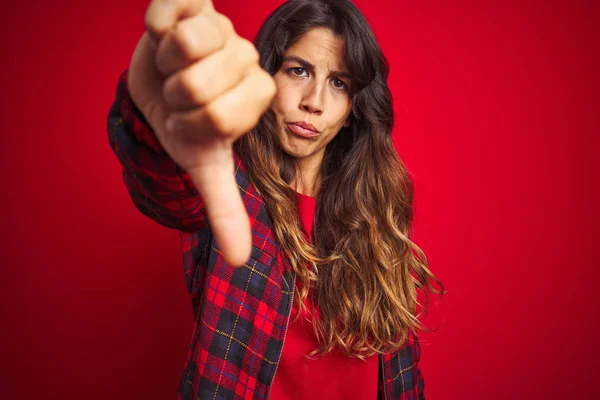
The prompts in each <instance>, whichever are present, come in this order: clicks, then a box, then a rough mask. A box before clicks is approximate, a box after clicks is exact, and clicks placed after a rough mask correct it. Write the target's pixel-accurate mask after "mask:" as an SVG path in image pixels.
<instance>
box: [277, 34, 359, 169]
mask: <svg viewBox="0 0 600 400" xmlns="http://www.w3.org/2000/svg"><path fill="white" fill-rule="evenodd" d="M274 78H275V82H276V84H277V95H276V97H275V99H274V100H273V103H272V104H271V109H272V110H273V111H274V113H275V115H276V116H277V123H278V128H279V129H278V130H279V132H278V135H279V142H280V145H281V147H282V148H283V151H285V152H286V153H288V154H289V155H291V156H293V157H294V158H296V159H297V160H298V161H300V162H301V163H302V164H303V165H304V167H308V168H310V167H318V166H319V165H320V164H321V162H322V160H323V155H324V154H325V147H326V146H327V144H328V143H329V142H331V140H333V138H334V137H335V136H336V135H337V133H338V132H339V131H340V129H341V128H342V127H343V126H347V123H346V120H347V119H348V116H349V115H350V112H351V110H352V98H351V97H350V93H349V90H350V84H351V80H350V76H349V74H348V70H347V69H346V65H345V63H344V42H343V40H342V39H340V38H338V37H337V36H335V34H334V33H333V32H332V31H331V30H329V29H326V28H314V29H312V30H310V31H308V32H307V33H306V34H305V35H304V36H302V37H301V38H300V39H299V40H298V41H297V42H296V43H295V44H294V45H293V46H290V47H289V48H288V49H287V51H286V53H285V55H284V61H283V64H282V65H281V68H280V69H279V71H277V72H276V73H275V75H274ZM295 123H300V124H302V123H305V124H310V125H312V127H309V128H308V130H306V127H305V128H304V129H302V127H298V126H297V125H295ZM311 130H314V131H316V132H311Z"/></svg>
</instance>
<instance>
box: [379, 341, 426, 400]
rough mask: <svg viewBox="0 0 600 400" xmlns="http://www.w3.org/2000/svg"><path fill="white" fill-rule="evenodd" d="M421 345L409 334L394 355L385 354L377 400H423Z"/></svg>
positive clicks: (423, 384)
mask: <svg viewBox="0 0 600 400" xmlns="http://www.w3.org/2000/svg"><path fill="white" fill-rule="evenodd" d="M420 359H421V345H420V344H419V339H418V338H417V335H416V333H415V332H414V331H413V332H410V333H409V337H408V339H407V341H406V344H405V345H404V346H403V347H402V348H401V349H400V350H399V351H398V352H396V353H393V354H385V355H383V358H382V365H381V366H382V367H383V366H385V368H383V369H382V368H380V370H379V373H380V386H379V393H378V399H379V400H425V394H424V389H425V380H424V378H423V374H422V373H421V369H420V368H419V360H420Z"/></svg>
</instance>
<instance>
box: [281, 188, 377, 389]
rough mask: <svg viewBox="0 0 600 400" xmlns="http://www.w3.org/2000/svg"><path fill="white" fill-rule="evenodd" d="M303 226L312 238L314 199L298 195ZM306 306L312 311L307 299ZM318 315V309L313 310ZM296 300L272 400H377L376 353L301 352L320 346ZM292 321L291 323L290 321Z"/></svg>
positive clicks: (336, 350) (335, 350)
mask: <svg viewBox="0 0 600 400" xmlns="http://www.w3.org/2000/svg"><path fill="white" fill-rule="evenodd" d="M298 197H299V201H300V204H299V211H300V219H301V221H302V225H303V227H304V229H305V231H306V233H308V237H309V239H310V240H312V226H313V219H314V216H315V208H316V201H315V199H314V198H312V197H309V196H305V195H303V194H300V193H299V194H298ZM305 304H306V305H307V307H308V308H309V309H311V310H312V307H311V305H310V302H309V301H308V299H307V300H306V303H305ZM314 310H315V311H316V312H317V315H318V309H317V308H316V307H315V309H314ZM296 315H298V309H297V307H296V306H295V303H294V305H293V307H292V314H291V316H290V325H289V327H288V331H287V334H286V337H285V342H284V346H283V352H282V354H281V359H280V360H279V365H278V367H277V373H276V374H275V379H274V381H273V387H272V389H271V396H270V399H271V400H321V399H327V400H337V399H340V400H341V399H343V400H369V399H371V400H376V399H377V388H378V373H379V364H378V360H379V358H378V356H377V355H374V356H372V357H369V358H368V359H367V360H366V361H362V360H360V359H357V358H349V357H347V356H346V355H345V354H343V353H342V352H340V351H339V350H338V349H337V348H334V350H332V351H331V352H330V353H328V354H327V355H326V356H324V357H322V358H320V359H317V360H310V359H308V358H306V357H305V356H304V354H308V353H310V352H311V351H312V350H314V349H316V348H317V347H319V343H318V342H317V338H316V336H315V333H314V332H313V328H312V324H311V322H310V315H308V318H309V321H306V320H304V319H302V318H301V319H299V320H297V321H294V318H295V317H296ZM292 321H294V322H292Z"/></svg>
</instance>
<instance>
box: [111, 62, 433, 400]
mask: <svg viewBox="0 0 600 400" xmlns="http://www.w3.org/2000/svg"><path fill="white" fill-rule="evenodd" d="M107 125H108V126H107V128H108V136H109V143H110V146H111V148H112V150H113V152H114V153H115V155H116V156H117V157H118V159H119V161H120V162H121V164H122V166H123V181H124V183H125V186H126V188H127V190H128V192H129V194H130V196H131V199H132V201H133V204H134V205H135V207H136V208H137V209H138V210H140V212H142V213H143V214H144V215H146V216H148V217H150V218H152V219H153V220H155V221H156V222H158V223H159V224H161V225H163V226H166V227H169V228H174V229H177V230H179V231H180V232H181V235H182V242H183V265H184V275H185V280H186V284H187V289H188V291H189V293H190V296H191V299H192V307H193V312H194V318H195V324H194V331H193V334H192V339H191V343H190V348H189V351H188V354H187V357H186V360H185V364H184V370H183V373H182V375H181V385H180V388H179V393H178V397H177V398H178V399H179V400H184V399H185V400H187V399H194V400H209V399H210V400H216V399H246V400H249V399H267V398H268V397H269V392H270V387H271V383H272V382H273V378H274V377H275V372H276V370H277V365H278V362H279V358H280V356H281V352H282V349H283V344H284V339H285V333H286V330H287V326H288V322H289V315H290V312H291V306H292V300H293V296H294V281H295V275H294V273H293V272H292V271H291V269H290V268H289V267H287V266H288V265H289V262H287V260H284V259H283V258H282V256H281V254H280V252H279V251H278V247H277V245H276V242H275V237H274V232H273V229H272V222H271V220H270V217H269V214H268V212H267V210H266V206H265V205H264V203H263V201H262V199H261V198H260V196H258V195H257V193H256V191H255V189H254V187H253V186H252V184H251V183H250V181H249V179H248V175H247V173H246V171H245V169H244V166H243V164H242V162H241V160H240V159H239V157H238V156H237V155H236V157H235V164H236V168H235V177H236V181H237V184H238V187H239V189H240V193H241V195H242V197H243V201H244V204H245V206H246V209H247V211H248V215H249V217H250V223H251V227H252V254H251V257H250V259H249V260H248V262H247V264H246V265H244V266H243V267H240V268H237V269H236V268H228V267H227V265H226V264H225V262H224V259H223V257H222V255H221V253H220V251H219V248H218V245H217V243H216V242H215V240H214V239H213V237H212V235H211V230H210V227H209V224H208V221H207V219H206V214H205V213H204V207H203V202H202V199H201V198H200V196H199V195H198V192H197V190H196V188H195V187H194V185H193V183H192V181H191V179H190V177H189V176H188V175H187V174H186V172H185V171H183V170H182V169H181V168H179V167H178V166H177V165H176V164H175V163H174V162H173V161H172V160H171V158H170V157H169V156H168V155H167V154H166V153H165V152H164V150H163V149H162V148H161V146H160V144H159V143H158V140H157V139H156V136H155V135H154V134H153V132H152V131H151V128H150V127H149V126H148V124H147V123H146V121H145V120H144V117H143V115H142V114H141V113H140V112H139V111H138V110H137V109H136V107H135V105H134V104H133V102H132V101H131V98H130V96H129V93H128V91H127V71H125V72H124V73H123V74H122V75H121V77H120V79H119V83H118V86H117V91H116V99H115V101H114V103H113V105H112V107H111V109H110V111H109V115H108V119H107ZM420 352H421V349H420V346H419V342H418V340H417V338H416V336H414V335H413V336H412V337H411V340H407V343H406V345H405V346H404V348H403V349H402V350H400V351H398V352H396V353H394V354H387V355H384V356H379V358H380V366H381V368H380V371H379V376H380V379H379V381H380V382H379V398H380V399H383V400H394V399H397V400H417V399H424V396H423V387H424V381H423V377H422V375H421V373H420V371H419V369H418V366H417V363H418V361H419V357H420Z"/></svg>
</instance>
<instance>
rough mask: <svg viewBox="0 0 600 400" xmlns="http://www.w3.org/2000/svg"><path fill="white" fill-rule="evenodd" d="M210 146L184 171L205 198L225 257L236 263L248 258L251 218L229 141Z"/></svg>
mask: <svg viewBox="0 0 600 400" xmlns="http://www.w3.org/2000/svg"><path fill="white" fill-rule="evenodd" d="M211 147H212V148H209V149H203V150H202V154H203V159H204V162H203V163H202V165H199V166H197V167H195V168H193V169H190V170H188V171H187V172H188V174H189V175H190V178H191V179H192V181H193V182H194V184H195V186H196V187H197V188H198V192H199V193H200V195H201V196H202V198H203V200H204V205H205V207H206V213H207V216H208V222H209V224H210V226H211V230H212V232H213V235H214V236H215V239H216V241H217V243H218V244H219V250H220V251H221V253H222V254H223V257H224V258H225V261H226V262H227V263H228V264H229V265H231V266H233V267H239V266H242V265H244V264H245V263H246V262H247V261H248V258H250V251H251V247H252V245H251V243H252V234H251V231H250V220H249V218H248V214H247V212H246V208H245V206H244V203H243V201H242V198H241V196H240V191H239V189H238V186H237V183H236V181H235V175H234V171H233V167H234V160H233V150H232V148H231V144H230V143H227V142H223V141H219V142H218V143H213V144H211Z"/></svg>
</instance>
